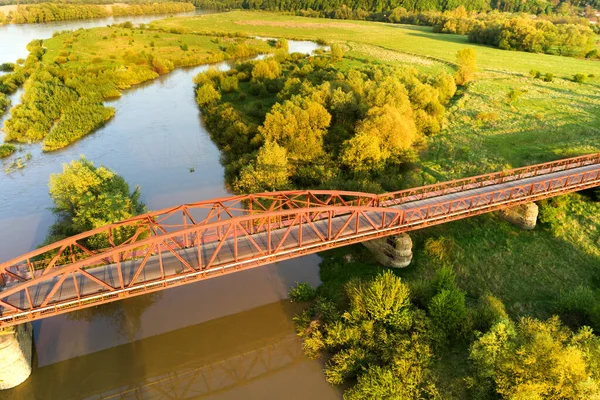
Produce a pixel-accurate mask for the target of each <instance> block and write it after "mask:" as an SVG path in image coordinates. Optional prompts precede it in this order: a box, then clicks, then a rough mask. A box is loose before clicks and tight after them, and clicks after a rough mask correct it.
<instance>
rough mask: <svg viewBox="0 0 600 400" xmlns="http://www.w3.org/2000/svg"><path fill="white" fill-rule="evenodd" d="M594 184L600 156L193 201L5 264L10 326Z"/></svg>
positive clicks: (599, 176) (5, 319) (4, 322)
mask: <svg viewBox="0 0 600 400" xmlns="http://www.w3.org/2000/svg"><path fill="white" fill-rule="evenodd" d="M596 186H600V153H598V154H592V155H588V156H582V157H575V158H570V159H564V160H558V161H555V162H550V163H545V164H539V165H532V166H529V167H524V168H518V169H512V170H507V171H502V172H497V173H492V174H487V175H480V176H475V177H470V178H466V179H459V180H454V181H450V182H443V183H438V184H434V185H428V186H422V187H418V188H414V189H409V190H403V191H398V192H392V193H385V194H381V195H376V194H368V193H357V192H342V191H322V190H320V191H311V190H308V191H300V190H299V191H284V192H275V193H261V194H251V195H244V196H232V197H227V198H220V199H214V200H209V201H203V202H199V203H194V204H184V205H181V206H178V207H174V208H169V209H165V210H160V211H155V212H151V213H148V214H144V215H140V216H137V217H134V218H131V219H128V220H126V221H122V222H117V223H114V224H111V225H107V226H104V227H101V228H98V229H95V230H92V231H89V232H85V233H82V234H80V235H77V236H73V237H70V238H67V239H64V240H61V241H59V242H56V243H53V244H50V245H48V246H44V247H41V248H39V249H37V250H34V251H32V252H29V253H27V254H24V255H22V256H20V257H17V258H14V259H12V260H9V261H6V262H4V263H2V264H0V284H1V287H0V328H3V327H8V326H12V325H17V324H21V323H25V322H29V321H32V320H36V319H40V318H45V317H50V316H53V315H57V314H61V313H66V312H70V311H74V310H78V309H81V308H85V307H90V306H95V305H98V304H102V303H107V302H111V301H116V300H121V299H124V298H127V297H131V296H136V295H140V294H144V293H148V292H153V291H158V290H163V289H166V288H169V287H172V286H177V285H182V284H186V283H190V282H196V281H199V280H203V279H208V278H212V277H217V276H221V275H223V274H226V273H232V272H237V271H241V270H245V269H249V268H253V267H257V266H261V265H265V264H269V263H273V262H276V261H280V260H285V259H289V258H293V257H299V256H301V255H304V254H308V253H315V252H318V251H322V250H325V249H328V248H332V247H339V246H345V245H348V244H351V243H357V242H362V241H368V240H372V239H375V238H378V237H382V236H387V235H393V234H398V233H402V232H407V231H411V230H416V229H420V228H424V227H427V226H430V225H436V224H442V223H445V222H449V221H454V220H458V219H462V218H467V217H470V216H473V215H478V214H483V213H487V212H490V211H494V210H499V209H503V208H508V207H513V206H516V205H519V204H523V203H529V202H532V201H536V200H541V199H544V198H549V197H553V196H557V195H559V194H563V193H570V192H575V191H579V190H583V189H586V188H591V187H596ZM91 243H96V244H97V243H104V246H103V247H104V248H102V249H101V250H92V249H91V248H90V244H91Z"/></svg>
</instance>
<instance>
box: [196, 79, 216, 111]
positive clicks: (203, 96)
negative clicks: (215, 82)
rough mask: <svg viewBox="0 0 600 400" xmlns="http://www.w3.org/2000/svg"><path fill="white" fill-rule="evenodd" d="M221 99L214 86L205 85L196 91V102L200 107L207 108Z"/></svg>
mask: <svg viewBox="0 0 600 400" xmlns="http://www.w3.org/2000/svg"><path fill="white" fill-rule="evenodd" d="M220 99H221V94H220V93H219V92H218V91H217V89H215V88H214V87H212V85H209V84H204V85H202V86H200V87H199V88H198V90H196V102H197V103H198V104H199V105H200V106H203V107H205V106H207V105H209V104H212V103H215V102H217V101H219V100H220Z"/></svg>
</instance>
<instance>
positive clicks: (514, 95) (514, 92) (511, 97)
mask: <svg viewBox="0 0 600 400" xmlns="http://www.w3.org/2000/svg"><path fill="white" fill-rule="evenodd" d="M522 94H523V92H521V91H520V90H519V89H511V91H510V92H508V102H509V103H512V102H513V101H515V100H517V99H518V98H519V97H521V95H522Z"/></svg>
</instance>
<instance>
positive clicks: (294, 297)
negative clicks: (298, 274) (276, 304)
mask: <svg viewBox="0 0 600 400" xmlns="http://www.w3.org/2000/svg"><path fill="white" fill-rule="evenodd" d="M288 294H289V296H290V300H291V301H295V302H306V301H311V300H314V298H315V297H317V290H316V289H315V288H313V287H312V286H310V284H309V283H307V282H303V283H296V286H294V287H293V288H291V289H290V291H289V293H288Z"/></svg>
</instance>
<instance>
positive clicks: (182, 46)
mask: <svg viewBox="0 0 600 400" xmlns="http://www.w3.org/2000/svg"><path fill="white" fill-rule="evenodd" d="M179 48H180V49H181V50H183V51H188V50H189V49H190V48H189V46H188V44H187V43H184V44H182V45H181V46H179Z"/></svg>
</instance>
